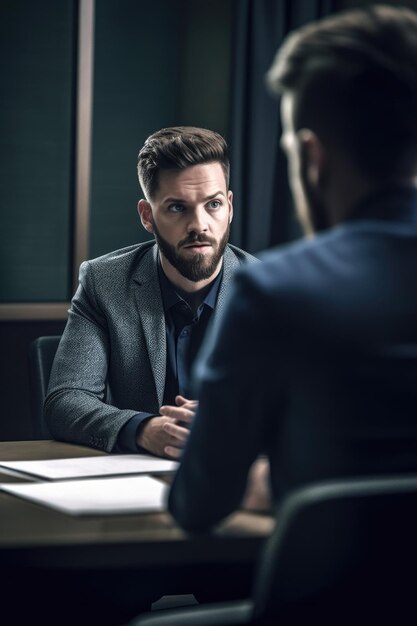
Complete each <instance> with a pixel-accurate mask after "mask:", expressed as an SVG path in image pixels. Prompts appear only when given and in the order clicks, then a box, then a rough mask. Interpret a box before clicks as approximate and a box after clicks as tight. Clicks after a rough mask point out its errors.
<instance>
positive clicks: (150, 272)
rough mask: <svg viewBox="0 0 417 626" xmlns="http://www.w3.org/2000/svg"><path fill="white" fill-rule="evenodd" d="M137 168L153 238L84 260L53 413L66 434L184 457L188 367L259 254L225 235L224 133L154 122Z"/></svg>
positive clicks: (51, 400)
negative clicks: (234, 284) (242, 271)
mask: <svg viewBox="0 0 417 626" xmlns="http://www.w3.org/2000/svg"><path fill="white" fill-rule="evenodd" d="M138 175H139V181H140V184H141V187H142V190H143V192H144V194H145V197H146V199H142V200H140V202H139V204H138V212H139V215H140V219H141V222H142V224H143V226H144V228H145V229H146V230H147V231H148V232H150V233H152V234H153V235H154V236H155V241H151V242H147V243H143V244H138V245H134V246H130V247H128V248H124V249H122V250H117V251H116V252H112V253H110V254H107V255H105V256H102V257H100V258H98V259H94V260H92V261H87V262H85V263H83V264H82V265H81V268H80V285H79V287H78V290H77V292H76V294H75V296H74V298H73V300H72V303H71V308H70V311H69V317H68V322H67V326H66V328H65V331H64V334H63V337H62V339H61V342H60V345H59V348H58V352H57V355H56V358H55V361H54V365H53V369H52V373H51V380H50V383H49V388H48V395H47V398H46V401H45V415H46V417H47V420H48V425H49V428H50V430H51V433H52V435H53V436H54V437H55V438H56V439H59V440H63V441H69V442H72V443H77V444H81V445H86V446H91V447H94V448H99V449H102V450H105V451H107V452H110V451H122V452H129V451H130V452H138V451H143V450H146V451H149V452H152V453H153V454H156V455H159V456H166V457H170V458H178V457H179V456H180V454H181V451H182V448H183V446H184V444H185V441H186V440H187V437H188V432H189V430H188V426H189V423H190V422H191V420H192V418H193V416H194V413H195V408H196V403H195V401H194V400H193V399H190V390H189V372H190V368H191V366H192V364H193V361H194V358H195V356H196V353H197V351H198V349H199V347H200V344H201V342H202V339H203V337H204V334H205V332H206V330H207V327H208V324H209V322H210V321H211V319H212V317H213V313H214V312H215V311H216V312H217V311H218V310H219V309H221V307H222V305H223V301H224V298H225V294H226V293H227V291H228V289H229V287H230V281H231V277H232V274H233V273H234V272H235V270H236V269H237V268H238V267H239V266H240V265H241V264H242V263H244V262H246V261H248V260H252V259H253V257H251V256H250V255H248V254H246V253H245V252H243V251H242V250H239V249H238V248H236V247H234V246H231V245H229V244H228V243H227V242H228V237H229V230H230V223H231V221H232V216H233V204H232V192H231V191H230V190H229V187H228V185H229V159H228V151H227V145H226V142H225V141H224V139H223V137H221V136H220V135H219V134H217V133H215V132H212V131H210V130H205V129H201V128H193V127H177V128H166V129H162V130H160V131H159V132H156V133H155V134H153V135H151V136H150V137H149V138H148V139H147V141H146V142H145V145H144V146H143V148H142V150H141V151H140V153H139V160H138Z"/></svg>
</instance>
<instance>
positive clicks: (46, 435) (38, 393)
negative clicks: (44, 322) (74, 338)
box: [29, 335, 61, 439]
mask: <svg viewBox="0 0 417 626" xmlns="http://www.w3.org/2000/svg"><path fill="white" fill-rule="evenodd" d="M60 339H61V336H60V335H54V336H50V337H38V338H37V339H35V340H34V341H32V343H31V344H30V346H29V383H30V396H31V409H32V420H33V432H34V436H35V439H52V437H51V434H50V432H49V429H48V427H47V425H46V423H45V420H44V416H43V403H44V400H45V396H46V392H47V389H48V383H49V376H50V373H51V368H52V363H53V361H54V357H55V353H56V351H57V348H58V344H59V341H60Z"/></svg>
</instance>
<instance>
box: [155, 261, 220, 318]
mask: <svg viewBox="0 0 417 626" xmlns="http://www.w3.org/2000/svg"><path fill="white" fill-rule="evenodd" d="M158 277H159V286H160V288H161V295H162V303H163V306H164V312H165V313H166V312H167V311H168V310H169V309H170V308H172V307H173V306H175V305H176V304H178V302H184V299H183V298H181V296H180V295H179V293H177V291H176V289H175V286H174V285H173V283H172V282H171V281H170V280H169V278H168V277H167V276H166V274H165V272H164V270H163V269H162V265H161V261H160V258H159V255H158ZM222 278H223V265H222V268H221V270H220V272H219V273H218V275H217V276H216V278H215V279H214V281H213V282H212V283H211V286H210V289H209V291H208V292H207V294H206V297H205V298H204V300H203V303H202V305H204V304H206V305H207V306H209V307H210V308H211V309H213V310H214V308H215V306H216V301H217V295H218V293H219V289H220V283H221V281H222ZM202 305H201V306H202Z"/></svg>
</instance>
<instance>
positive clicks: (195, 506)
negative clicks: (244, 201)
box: [169, 6, 417, 529]
mask: <svg viewBox="0 0 417 626" xmlns="http://www.w3.org/2000/svg"><path fill="white" fill-rule="evenodd" d="M416 67H417V15H416V14H415V13H414V12H412V11H410V10H407V9H400V8H393V7H383V6H379V7H378V6H376V7H374V8H370V9H369V10H355V11H350V12H346V13H341V14H338V15H336V16H334V17H331V18H327V19H324V20H322V21H319V22H316V23H312V24H310V25H307V26H306V27H304V28H302V29H300V30H299V31H297V32H295V33H294V34H292V35H290V36H289V37H288V39H287V41H286V42H285V43H284V45H283V47H282V48H281V49H280V51H279V52H278V54H277V57H276V59H275V61H274V63H273V65H272V67H271V69H270V71H269V74H268V81H269V85H270V86H271V88H272V90H273V91H275V92H276V93H279V94H282V100H281V107H282V108H281V116H282V124H283V134H282V140H281V142H282V147H283V149H284V150H285V152H286V153H287V157H288V163H289V179H290V184H291V188H292V193H293V197H294V202H295V205H296V208H297V212H298V215H299V218H300V220H301V222H302V224H303V225H304V228H305V231H306V233H307V234H308V235H314V236H312V237H309V238H307V239H306V240H304V241H300V242H297V243H294V244H291V245H289V246H287V247H285V248H281V249H278V250H273V251H271V252H269V253H266V254H265V255H264V256H263V262H262V263H258V264H255V265H253V266H251V267H248V268H247V269H244V270H243V271H241V272H238V274H237V275H236V280H235V281H234V285H233V289H232V290H231V293H230V298H229V301H228V306H227V308H226V311H225V314H224V316H223V317H222V319H221V323H220V324H217V325H216V328H215V332H214V333H213V335H212V336H211V341H210V342H209V344H208V345H206V348H205V350H204V351H205V353H206V356H205V358H204V359H202V361H201V363H200V365H199V367H198V368H197V371H198V376H199V381H200V389H199V394H198V397H199V408H198V412H197V415H196V418H195V421H194V423H193V427H192V430H191V435H190V438H189V440H188V443H187V447H186V449H185V451H184V455H183V458H182V462H181V466H180V468H179V471H178V474H177V476H176V479H175V482H174V485H173V488H172V491H171V493H170V502H169V506H170V510H171V512H172V514H173V515H174V517H175V518H176V520H177V521H178V522H179V523H180V524H181V525H182V526H183V527H185V528H188V529H205V528H208V527H210V526H212V525H214V524H216V523H217V522H218V521H219V520H220V519H221V518H223V517H224V516H226V515H227V514H229V513H230V512H231V511H233V510H234V509H236V508H237V507H238V506H239V505H240V504H241V502H242V498H243V497H244V493H245V489H246V485H247V476H248V472H249V469H250V467H251V464H252V463H253V462H254V460H255V459H256V458H257V455H258V454H259V453H261V452H266V453H267V456H268V458H269V464H270V488H271V492H272V502H273V503H276V502H278V501H279V500H280V498H281V497H282V495H283V494H284V493H285V492H286V491H288V490H289V489H290V488H292V487H295V486H297V485H300V484H303V483H306V482H310V481H316V480H320V479H327V478H332V477H340V476H353V475H360V474H365V475H366V474H379V473H401V472H407V471H410V470H411V471H412V470H414V471H415V470H416V469H417V420H416V406H417V385H416V375H417V363H416V358H417V357H416V348H415V346H416V345H417V280H416V268H417V115H416V103H417V80H416ZM264 470H265V466H264V467H262V466H256V465H255V469H254V470H252V472H253V475H254V476H255V480H254V481H253V482H254V483H255V489H252V492H251V489H250V487H251V484H252V483H250V485H249V493H248V492H247V493H246V496H247V498H249V500H250V502H251V503H252V504H255V505H256V504H262V503H257V496H258V495H259V493H261V492H262V491H264V490H265V480H266V479H265V471H264ZM262 480H263V484H262ZM257 481H258V482H259V485H258V486H257V485H256V483H257ZM252 486H253V484H252ZM257 487H258V488H259V489H260V491H258V489H257ZM267 500H268V498H266V497H265V498H264V504H265V505H267V504H268V501H267Z"/></svg>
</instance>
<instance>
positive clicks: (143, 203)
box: [138, 199, 153, 234]
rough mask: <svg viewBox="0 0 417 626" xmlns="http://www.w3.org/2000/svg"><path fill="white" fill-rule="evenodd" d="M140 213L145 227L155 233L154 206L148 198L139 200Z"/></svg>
mask: <svg viewBox="0 0 417 626" xmlns="http://www.w3.org/2000/svg"><path fill="white" fill-rule="evenodd" d="M138 213H139V217H140V221H141V222H142V226H143V228H144V229H145V230H147V231H148V233H152V234H153V219H152V207H151V205H150V203H149V202H148V201H147V200H143V199H142V200H139V202H138Z"/></svg>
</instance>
